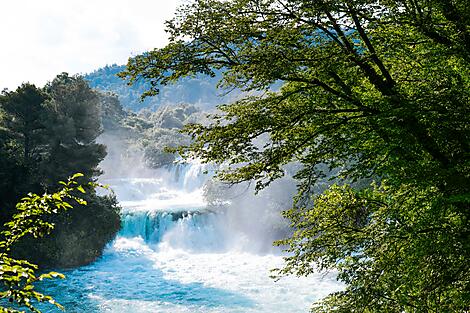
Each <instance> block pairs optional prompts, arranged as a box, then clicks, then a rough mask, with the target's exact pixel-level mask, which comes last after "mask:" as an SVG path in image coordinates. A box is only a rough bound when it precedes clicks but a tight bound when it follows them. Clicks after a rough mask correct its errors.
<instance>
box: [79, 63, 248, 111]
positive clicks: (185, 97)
mask: <svg viewBox="0 0 470 313" xmlns="http://www.w3.org/2000/svg"><path fill="white" fill-rule="evenodd" d="M123 70H125V66H123V65H121V66H120V65H111V66H105V67H103V68H100V69H98V70H96V71H94V72H93V73H89V74H87V75H85V76H84V78H85V80H86V81H87V82H88V83H89V85H90V87H92V88H96V89H97V90H99V91H102V92H110V93H113V94H115V95H116V96H117V98H118V99H119V101H120V102H121V104H122V106H123V107H124V108H125V109H127V110H131V111H135V112H137V111H140V110H142V109H150V110H152V111H155V110H157V109H158V108H159V107H161V106H169V105H175V104H183V103H186V104H192V105H198V106H200V107H205V108H213V107H215V105H217V104H220V103H224V102H226V101H230V99H232V98H234V97H235V96H236V95H237V94H239V92H232V93H231V94H230V95H225V96H224V95H221V94H219V93H218V92H217V88H216V87H215V86H216V85H217V81H218V80H219V79H220V75H216V76H215V77H207V76H203V75H199V76H195V77H187V78H185V79H182V80H180V81H179V82H178V83H177V84H174V85H171V86H165V87H164V88H162V90H161V92H160V94H159V95H158V96H157V97H152V98H146V99H144V100H143V101H141V95H142V93H144V92H145V91H146V90H147V89H148V88H149V87H150V85H149V83H148V82H146V81H145V80H140V81H138V82H135V83H134V84H133V85H132V86H129V85H128V84H127V83H126V82H125V81H123V80H122V79H120V78H119V77H118V76H117V74H118V73H120V72H122V71H123Z"/></svg>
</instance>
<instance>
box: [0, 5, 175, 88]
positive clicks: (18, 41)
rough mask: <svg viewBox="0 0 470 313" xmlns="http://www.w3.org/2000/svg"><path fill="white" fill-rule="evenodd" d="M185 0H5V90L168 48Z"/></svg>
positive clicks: (0, 11)
mask: <svg viewBox="0 0 470 313" xmlns="http://www.w3.org/2000/svg"><path fill="white" fill-rule="evenodd" d="M182 2H183V0H1V1H0V42H1V45H0V90H2V89H4V88H8V89H10V90H14V89H16V87H17V86H18V85H20V84H21V83H22V82H31V83H34V84H36V85H37V86H43V85H44V84H45V83H46V82H47V81H49V80H52V79H53V78H54V77H55V75H57V74H59V73H61V72H68V73H70V74H76V73H88V72H91V71H93V70H95V69H98V68H100V67H103V66H105V65H106V64H113V63H117V64H124V63H126V61H127V59H128V58H129V57H130V56H132V55H136V54H138V53H141V52H143V51H147V50H149V49H152V48H155V47H162V46H164V44H165V43H166V34H165V32H164V21H165V20H166V19H169V18H171V17H172V16H173V13H174V12H175V9H176V7H177V5H178V4H181V3H182Z"/></svg>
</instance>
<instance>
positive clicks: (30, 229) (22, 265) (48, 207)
mask: <svg viewBox="0 0 470 313" xmlns="http://www.w3.org/2000/svg"><path fill="white" fill-rule="evenodd" d="M82 176H83V174H80V173H78V174H74V175H73V176H71V177H70V178H69V179H68V181H67V182H61V184H62V185H63V186H62V189H61V190H59V191H57V192H55V193H52V194H47V193H45V194H44V195H42V196H39V195H37V194H33V193H29V194H28V196H26V197H24V198H22V199H21V201H20V202H18V204H17V205H16V210H17V211H18V212H17V213H16V214H15V215H14V216H13V218H12V220H11V221H9V222H7V223H6V224H5V228H4V229H3V230H2V231H1V232H0V236H1V237H2V239H1V241H0V274H1V275H0V282H1V284H2V287H1V288H0V290H1V291H0V299H8V301H9V302H10V303H11V305H10V306H9V307H0V312H22V311H20V310H19V309H16V308H15V307H18V308H21V307H26V308H28V309H29V310H30V311H31V312H40V311H39V310H38V309H37V308H36V307H35V302H49V303H51V304H53V305H55V306H57V307H59V308H61V309H63V307H62V306H61V305H60V304H58V303H57V302H55V301H54V299H52V298H51V297H50V296H47V295H44V294H43V293H41V292H38V291H36V290H35V289H34V288H35V286H34V284H35V283H36V282H38V281H41V280H43V279H52V278H57V277H58V278H64V277H65V276H64V275H62V274H60V273H56V272H49V273H44V274H40V275H38V274H36V271H37V269H38V266H37V265H35V264H33V263H30V262H29V261H26V260H19V259H15V258H13V257H12V256H11V254H12V247H13V246H14V245H15V244H16V243H17V242H18V241H19V240H21V239H22V238H23V237H24V236H27V235H30V236H32V237H34V238H39V237H43V236H44V235H47V234H49V233H50V232H51V231H52V229H53V228H54V224H52V223H50V222H48V221H47V219H46V217H47V216H49V215H55V214H58V213H60V212H62V211H65V210H68V209H70V208H72V205H71V204H70V203H69V201H70V200H73V201H74V202H76V203H77V204H80V205H86V204H87V203H86V201H85V200H83V199H82V198H80V197H78V196H76V195H75V194H76V192H77V191H79V192H82V193H84V192H85V190H84V189H83V187H82V186H81V185H78V183H77V181H76V180H77V178H79V177H82ZM94 186H95V185H93V186H92V187H94Z"/></svg>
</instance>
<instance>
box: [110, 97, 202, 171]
mask: <svg viewBox="0 0 470 313" xmlns="http://www.w3.org/2000/svg"><path fill="white" fill-rule="evenodd" d="M105 99H107V100H106V101H104V102H102V103H104V107H105V109H104V110H102V111H103V112H104V114H105V115H103V117H102V119H103V125H104V126H105V127H104V134H103V136H102V140H103V141H104V142H106V144H107V147H108V152H109V156H108V158H107V160H105V163H104V164H105V166H106V164H107V163H106V162H111V163H113V165H114V166H113V168H115V171H114V172H115V173H114V174H117V175H118V176H120V175H127V174H128V173H122V174H121V173H119V168H120V169H122V170H123V171H124V172H125V171H126V170H127V169H128V164H129V159H132V158H134V157H136V158H137V159H139V158H140V159H139V161H138V162H139V163H141V162H143V163H144V164H145V166H146V167H148V168H159V167H163V166H169V165H171V164H173V162H174V161H175V158H176V154H174V153H169V152H167V151H166V150H165V149H166V148H167V147H173V148H174V147H177V146H180V145H184V144H189V142H190V138H189V136H187V135H184V134H182V133H181V132H180V130H181V129H182V128H183V126H184V125H185V124H187V123H190V122H194V121H204V120H205V114H204V113H203V112H201V111H199V109H198V108H196V107H195V106H193V105H188V104H180V105H172V106H161V107H159V108H158V109H157V110H156V111H154V112H153V111H151V110H148V109H144V110H141V111H140V112H138V113H134V112H130V111H123V109H122V107H121V105H120V103H119V101H118V100H117V98H116V97H113V96H106V97H105ZM102 114H103V113H102ZM117 164H120V166H116V165H117ZM145 166H144V167H145ZM116 167H117V168H116Z"/></svg>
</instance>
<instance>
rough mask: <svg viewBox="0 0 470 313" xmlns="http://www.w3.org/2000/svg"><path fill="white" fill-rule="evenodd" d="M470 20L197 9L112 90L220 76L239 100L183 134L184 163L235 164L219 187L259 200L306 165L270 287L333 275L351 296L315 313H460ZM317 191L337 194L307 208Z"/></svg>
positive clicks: (424, 5) (188, 9) (469, 251)
mask: <svg viewBox="0 0 470 313" xmlns="http://www.w3.org/2000/svg"><path fill="white" fill-rule="evenodd" d="M469 8H470V7H469V6H468V5H467V4H466V3H465V2H464V1H455V0H433V1H420V0H418V1H408V0H397V1H388V0H384V1H369V0H357V1H308V0H290V1H285V0H277V1H268V0H231V1H220V0H198V1H194V2H190V3H189V4H186V5H184V6H182V7H180V9H179V11H178V13H177V14H176V16H175V18H174V19H172V20H170V21H168V22H167V29H168V33H169V37H170V38H169V40H170V43H169V44H168V45H167V46H166V47H164V48H162V49H155V50H153V51H149V52H146V53H144V54H142V55H138V56H136V57H133V58H131V59H129V62H128V64H127V69H126V71H125V72H123V73H122V74H121V76H122V77H127V78H128V79H130V83H133V82H135V81H137V80H139V79H147V80H149V81H150V84H151V88H150V89H149V90H147V91H146V92H145V93H144V96H151V95H154V94H156V93H158V91H159V88H160V86H161V85H166V84H169V83H172V82H174V81H176V80H178V79H179V78H181V77H184V76H191V75H195V74H198V73H202V74H207V75H211V76H212V75H214V74H215V73H216V71H219V70H221V71H223V73H224V74H223V78H222V80H221V82H220V86H221V87H225V88H234V87H235V88H242V89H243V90H244V91H245V92H247V95H246V97H245V98H243V99H241V100H239V101H236V102H234V103H230V104H226V105H222V106H220V107H219V108H220V110H221V113H220V114H215V115H214V116H213V118H214V122H213V123H212V124H211V125H209V126H207V125H192V126H189V127H187V128H186V132H187V133H189V134H190V135H192V137H193V139H194V141H193V143H192V144H191V145H189V146H187V147H183V148H181V149H180V152H181V153H183V154H184V155H186V156H191V155H193V154H194V153H195V154H197V155H198V156H199V158H201V159H202V160H203V161H206V162H211V161H212V162H213V161H215V162H220V163H221V162H226V163H228V164H231V166H230V167H228V168H226V169H224V170H223V171H221V172H220V174H219V176H220V177H221V178H222V179H224V180H227V181H230V182H242V181H247V180H252V179H255V180H257V187H258V188H263V187H265V186H266V185H267V184H269V183H270V182H271V181H273V180H275V179H277V178H279V177H281V176H282V175H283V174H284V170H283V166H284V165H286V164H289V163H291V162H299V163H301V164H302V165H303V167H302V169H301V170H299V171H298V173H297V175H296V177H297V179H299V181H300V182H299V190H298V191H299V193H298V195H297V197H296V198H295V202H294V207H293V208H292V209H291V210H288V211H287V212H286V213H285V215H286V216H287V217H288V218H289V219H291V221H292V226H293V229H294V233H293V235H292V237H290V238H288V239H286V240H284V241H282V242H280V243H282V244H285V245H287V247H288V250H289V251H291V252H292V255H291V256H289V257H287V258H286V262H287V263H286V267H285V268H284V269H281V270H280V271H279V273H280V274H290V273H294V274H297V275H308V274H310V273H311V272H312V271H314V270H332V269H335V270H337V271H338V279H340V280H341V281H343V282H344V283H345V284H346V288H345V290H343V291H341V292H338V293H337V294H333V295H331V296H329V297H328V298H326V299H325V300H324V301H322V302H319V303H318V304H317V305H316V306H314V308H313V310H314V311H318V312H323V311H338V312H351V311H353V312H355V311H362V312H384V311H385V312H428V311H449V312H450V311H452V312H457V311H464V310H468V309H469V307H470V279H469V277H470V264H469V263H468V259H469V257H470V238H469V235H470V232H469V228H468V227H469V226H468V225H469V223H468V219H469V215H470V208H469V203H470V174H469V173H470V171H469V169H470V157H469V151H470V149H469V147H470V142H469V138H470V136H469V135H470V114H469V113H470V110H469V99H470V88H469V87H470V75H469V69H470V67H469V65H470V58H469V56H470V41H469V38H470V9H469ZM277 83H279V84H281V88H280V89H279V90H278V91H272V90H271V89H272V86H273V84H277ZM253 91H255V92H254V93H250V92H253ZM265 136H268V137H269V140H268V142H267V143H266V144H264V145H261V146H260V145H259V140H257V139H259V138H262V137H265ZM325 165H327V166H325ZM326 176H330V177H331V178H332V179H335V181H336V182H337V184H336V185H332V186H330V188H329V189H328V190H326V191H325V192H324V193H323V194H320V195H312V191H313V190H315V188H316V185H317V184H318V182H319V181H320V180H321V179H322V178H324V177H326ZM365 180H368V181H369V182H371V181H375V182H376V183H375V185H374V184H372V185H368V184H366V187H365V186H364V181H365ZM358 181H360V182H362V183H357V182H358Z"/></svg>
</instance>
